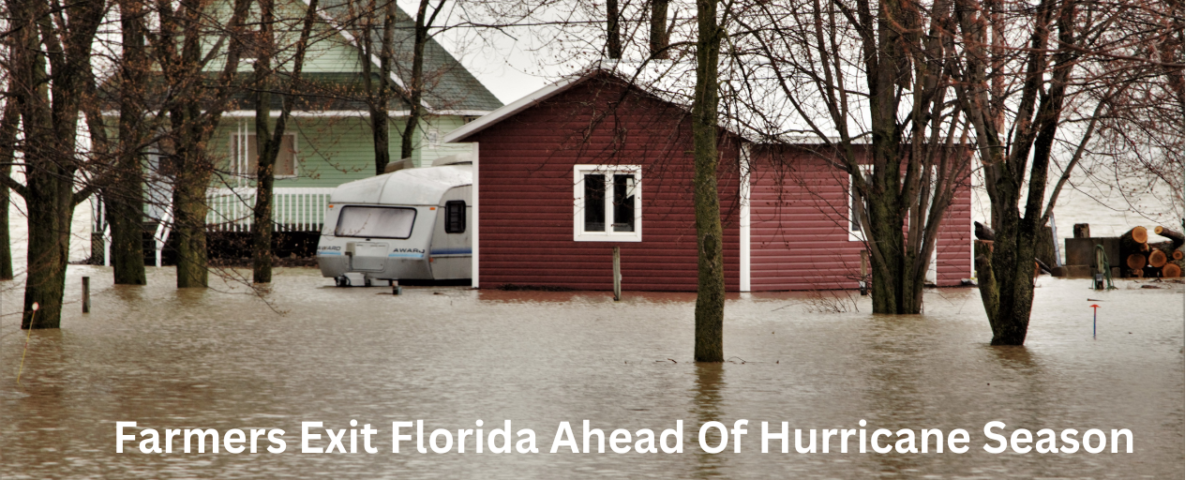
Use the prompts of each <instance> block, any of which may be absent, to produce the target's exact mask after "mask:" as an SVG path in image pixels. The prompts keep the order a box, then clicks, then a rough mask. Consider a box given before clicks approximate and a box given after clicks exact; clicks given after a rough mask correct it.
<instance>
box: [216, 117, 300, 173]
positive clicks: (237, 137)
mask: <svg viewBox="0 0 1200 480" xmlns="http://www.w3.org/2000/svg"><path fill="white" fill-rule="evenodd" d="M239 130H241V127H240V126H239ZM251 135H255V136H257V134H256V133H255V132H253V131H251V130H249V129H247V130H246V131H244V132H242V131H235V132H232V133H230V134H229V145H230V148H231V149H232V150H233V151H232V152H231V154H232V156H233V168H231V169H230V170H231V173H232V174H233V175H234V176H239V177H242V178H248V179H253V178H256V176H257V173H256V172H257V169H258V164H257V163H255V164H253V165H252V164H251V163H250V152H251V151H253V152H254V153H255V155H257V154H258V141H257V139H256V140H255V143H254V144H251V143H250V142H249V138H250V136H251ZM283 136H284V137H289V136H290V137H292V148H293V149H294V151H293V152H292V174H291V175H280V174H278V173H276V174H275V178H284V179H286V178H297V177H299V176H300V147H299V146H298V143H299V141H300V136H299V135H297V134H296V132H294V131H291V130H288V131H284V132H283ZM282 153H283V152H282V147H281V151H280V154H282ZM242 155H245V157H242ZM276 161H278V158H277V159H276ZM243 169H245V171H243Z"/></svg>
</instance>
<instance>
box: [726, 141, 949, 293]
mask: <svg viewBox="0 0 1200 480" xmlns="http://www.w3.org/2000/svg"><path fill="white" fill-rule="evenodd" d="M819 155H820V153H819V151H818V152H805V151H800V150H788V151H785V152H774V153H762V154H758V155H756V157H755V168H754V169H753V171H752V172H751V179H750V184H751V190H750V191H751V193H750V208H751V211H750V240H751V244H750V245H751V247H750V278H751V281H750V285H751V290H752V291H778V290H833V289H856V288H858V280H859V277H860V272H861V254H860V252H861V251H862V250H864V249H865V248H866V247H865V245H864V244H863V242H862V241H861V240H854V239H851V236H850V234H849V228H850V195H849V191H850V189H849V176H848V175H847V174H846V173H844V172H842V171H840V170H838V169H836V168H834V167H832V166H831V165H829V164H828V163H827V162H826V161H825V160H823V159H822V158H821V157H820V156H819ZM970 201H971V191H970V185H965V186H963V187H961V188H958V189H957V190H956V191H955V196H954V198H953V200H952V202H951V205H950V207H949V210H948V211H947V214H946V218H945V219H943V221H942V224H941V227H940V230H939V231H938V240H937V258H936V262H937V285H939V286H954V285H959V284H961V281H962V279H965V278H970V277H971V271H972V267H971V239H970V235H971V230H970V227H971V218H970V213H971V211H970V210H971V206H970Z"/></svg>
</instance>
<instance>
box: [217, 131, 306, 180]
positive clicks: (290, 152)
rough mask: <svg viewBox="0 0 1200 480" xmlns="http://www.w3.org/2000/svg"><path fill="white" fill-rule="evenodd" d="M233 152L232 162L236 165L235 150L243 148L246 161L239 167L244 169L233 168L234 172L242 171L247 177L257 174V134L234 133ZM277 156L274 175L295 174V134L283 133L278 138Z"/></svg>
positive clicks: (288, 175) (292, 175) (289, 175)
mask: <svg viewBox="0 0 1200 480" xmlns="http://www.w3.org/2000/svg"><path fill="white" fill-rule="evenodd" d="M233 139H234V142H236V143H235V144H234V145H233V154H234V162H235V165H237V152H238V150H240V149H245V155H246V162H245V164H244V165H243V166H242V167H241V168H244V169H245V170H246V171H245V172H244V173H243V172H238V167H236V166H235V168H234V169H233V170H234V171H235V172H236V173H243V174H244V175H247V176H249V177H254V176H255V175H257V174H256V173H255V172H257V171H258V135H256V134H253V133H251V134H248V135H234V136H233ZM280 144H281V145H279V156H277V157H275V176H276V177H294V176H296V136H295V135H292V134H287V135H284V136H283V138H282V139H281V140H280Z"/></svg>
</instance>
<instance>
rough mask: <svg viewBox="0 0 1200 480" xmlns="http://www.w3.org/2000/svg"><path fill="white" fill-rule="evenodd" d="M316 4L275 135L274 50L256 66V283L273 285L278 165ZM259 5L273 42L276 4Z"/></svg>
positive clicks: (309, 12) (311, 5)
mask: <svg viewBox="0 0 1200 480" xmlns="http://www.w3.org/2000/svg"><path fill="white" fill-rule="evenodd" d="M317 3H318V2H317V0H312V1H311V2H309V5H308V10H307V12H306V13H305V16H304V28H303V29H302V30H301V32H300V43H298V44H297V47H296V56H295V59H294V60H293V61H294V62H295V63H294V65H293V67H292V81H291V85H290V87H289V88H288V89H287V91H286V92H284V94H285V95H286V97H284V100H283V108H282V110H281V111H280V112H279V119H278V120H276V121H275V131H274V133H272V132H271V131H270V130H269V127H268V124H269V123H270V120H271V93H270V92H271V89H270V88H269V87H270V85H269V83H270V82H269V75H270V69H271V64H270V62H271V57H272V56H273V55H274V53H275V52H274V51H272V49H267V48H261V49H260V50H259V52H258V59H257V60H256V61H255V63H254V74H255V84H256V85H258V86H259V91H258V96H257V97H256V98H255V115H254V131H255V137H256V140H257V145H256V147H257V149H258V150H257V151H258V167H257V169H256V172H257V188H256V189H255V201H254V226H253V235H254V241H253V243H254V272H253V277H254V283H270V282H271V262H272V257H273V255H272V251H271V250H272V249H271V245H272V243H273V242H272V238H271V236H272V234H273V233H274V230H275V229H274V222H273V221H272V215H271V211H272V209H273V208H274V198H275V162H276V160H277V159H278V158H279V152H280V150H282V148H283V135H284V132H285V131H286V130H287V123H288V117H289V116H290V115H291V112H292V106H293V105H294V103H295V100H296V90H297V88H296V85H297V84H298V83H299V82H300V74H301V73H303V69H304V57H305V53H306V52H307V51H308V39H309V35H310V34H311V32H312V25H313V21H314V19H315V18H316V12H317ZM259 5H260V8H261V10H262V18H263V21H262V25H263V28H262V35H263V37H264V38H266V39H272V38H274V37H275V34H274V28H273V27H272V25H273V24H274V23H275V17H274V9H275V2H274V0H263V1H260V2H259ZM261 46H262V45H260V47H261Z"/></svg>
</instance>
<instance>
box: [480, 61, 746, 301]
mask: <svg viewBox="0 0 1200 480" xmlns="http://www.w3.org/2000/svg"><path fill="white" fill-rule="evenodd" d="M466 141H477V142H479V144H480V145H479V152H480V153H479V157H480V158H479V159H478V162H479V165H478V169H479V178H478V179H476V188H477V189H478V190H479V205H476V206H475V208H477V209H479V225H478V230H477V232H478V235H479V251H478V252H476V255H478V257H479V282H480V286H481V287H483V288H496V287H500V286H503V285H506V284H510V285H528V286H545V287H562V288H569V289H578V290H608V289H611V288H612V282H613V271H612V251H613V250H612V249H613V247H614V246H616V247H621V274H622V288H623V289H627V290H643V291H648V290H660V291H695V289H696V275H697V255H696V233H695V216H694V207H693V202H692V194H691V192H692V177H693V173H692V172H693V170H692V165H693V158H692V156H691V154H690V153H689V152H690V151H691V150H692V136H691V120H690V116H689V115H687V114H686V112H684V111H682V110H680V109H679V108H677V107H675V106H673V105H670V104H667V103H664V102H662V101H661V100H657V99H653V98H650V97H649V96H648V95H645V94H642V93H640V92H636V91H632V90H625V88H624V87H623V84H621V83H619V82H616V81H613V80H611V79H609V78H607V77H597V78H593V79H590V80H587V81H584V82H581V83H580V84H579V85H576V86H575V87H574V88H571V89H569V90H567V91H565V92H562V93H561V94H559V95H557V96H555V97H553V98H550V99H547V100H544V101H543V102H542V103H540V104H538V105H536V106H534V107H531V108H530V109H528V110H525V111H523V112H521V113H519V114H516V115H514V116H513V117H510V118H508V119H506V120H504V121H502V122H500V123H498V124H496V125H493V126H492V127H490V128H488V129H486V130H483V131H482V132H480V133H478V134H477V135H475V136H473V137H472V138H469V139H467V140H466ZM720 152H721V160H720V166H719V181H718V189H719V191H720V194H721V211H722V218H723V225H724V232H723V242H724V268H725V286H726V289H727V290H729V291H736V290H737V289H738V272H739V270H738V269H739V265H738V228H737V219H738V210H737V189H738V173H737V168H738V167H737V158H738V157H737V155H738V146H737V143H736V142H735V141H733V140H730V139H726V140H724V141H722V144H721V148H720ZM576 164H603V165H612V164H617V165H641V167H642V198H643V200H642V240H641V242H576V241H575V240H574V215H575V212H574V176H573V167H574V165H576Z"/></svg>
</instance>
